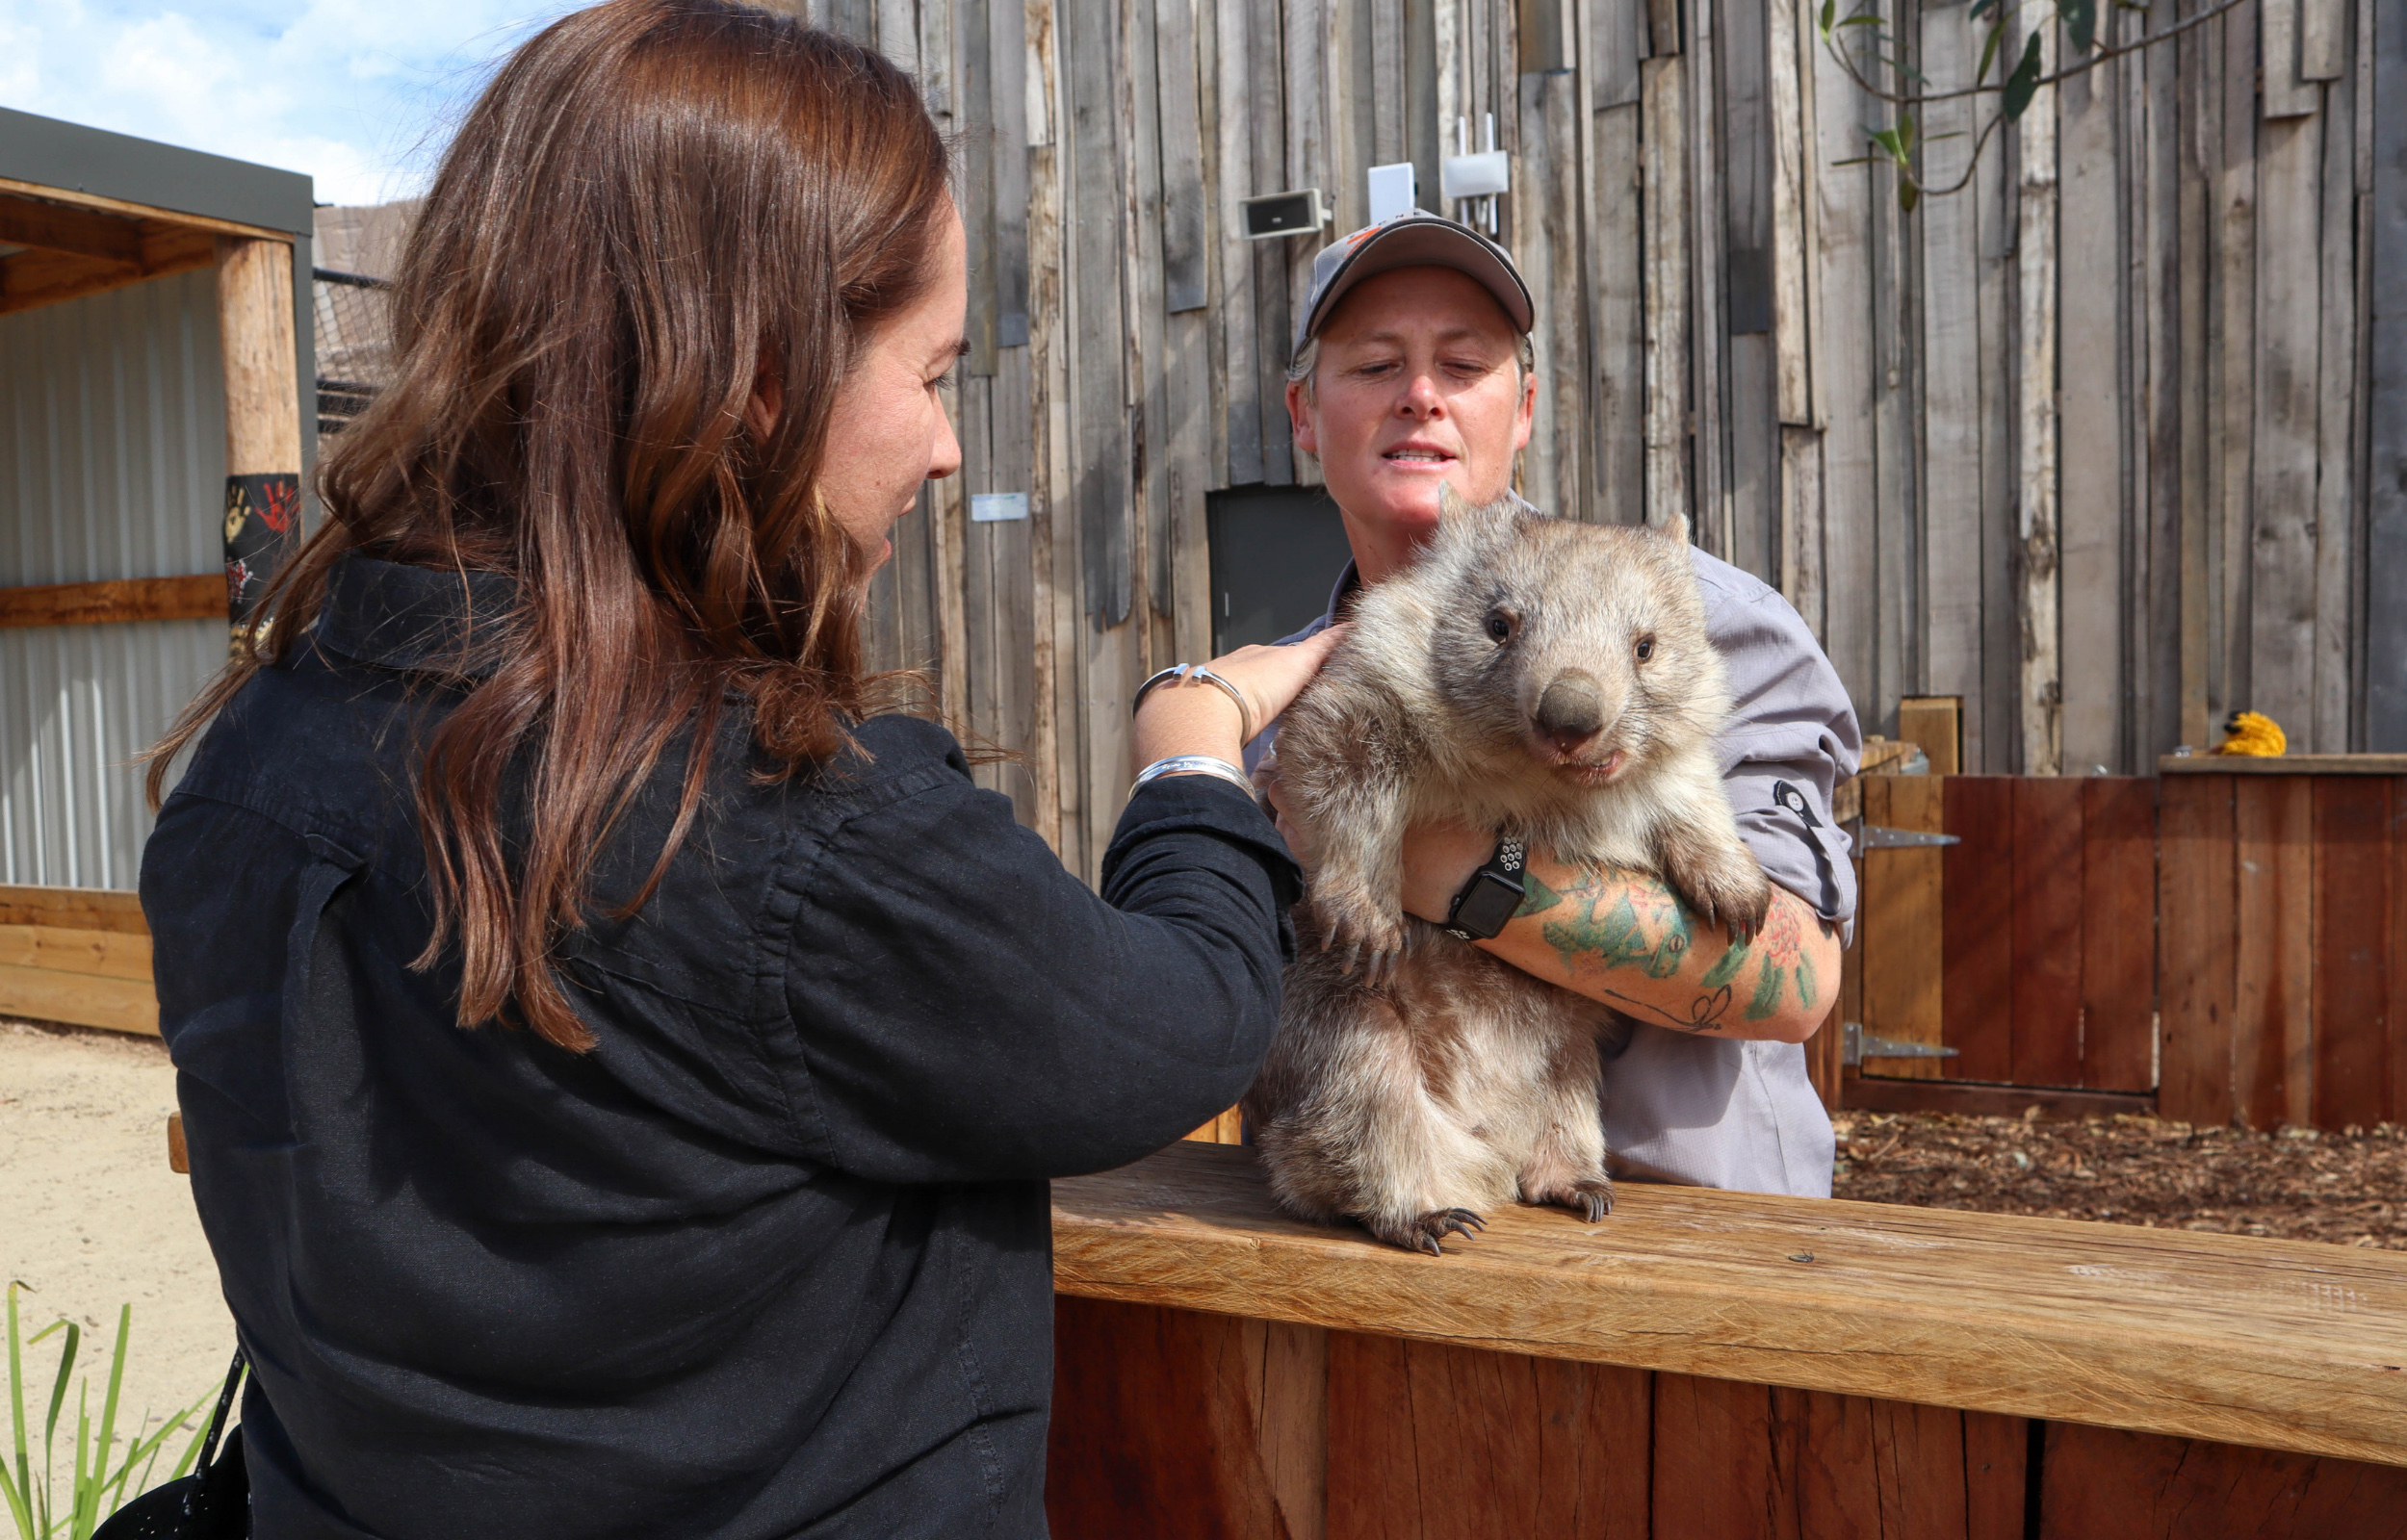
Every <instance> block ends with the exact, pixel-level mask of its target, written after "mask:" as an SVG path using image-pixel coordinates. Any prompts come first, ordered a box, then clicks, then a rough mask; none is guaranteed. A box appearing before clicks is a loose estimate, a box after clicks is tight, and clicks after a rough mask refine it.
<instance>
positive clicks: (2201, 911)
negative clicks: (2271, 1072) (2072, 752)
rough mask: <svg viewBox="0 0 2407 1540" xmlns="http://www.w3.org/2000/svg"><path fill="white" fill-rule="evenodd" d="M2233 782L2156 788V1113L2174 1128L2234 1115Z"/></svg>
mask: <svg viewBox="0 0 2407 1540" xmlns="http://www.w3.org/2000/svg"><path fill="white" fill-rule="evenodd" d="M2237 779H2238V778H2237V777H2234V776H2215V775H2187V774H2185V775H2170V776H2166V777H2164V778H2163V780H2162V782H2161V784H2160V785H2159V788H2158V796H2159V799H2160V801H2159V806H2158V819H2157V840H2158V860H2157V916H2158V918H2157V923H2158V926H2159V929H2160V931H2161V940H2160V942H2159V945H2158V950H2157V968H2158V974H2157V1003H2158V1010H2159V1011H2160V1012H2161V1015H2162V1032H2163V1050H2162V1052H2163V1064H2162V1069H2161V1074H2160V1076H2159V1083H2158V1087H2157V1111H2158V1112H2159V1114H2160V1115H2161V1116H2162V1117H2168V1118H2171V1119H2173V1120H2175V1121H2178V1122H2185V1123H2197V1124H2201V1125H2209V1124H2212V1125H2216V1126H2220V1125H2221V1124H2224V1123H2228V1122H2230V1121H2232V1119H2233V1117H2235V1116H2236V1114H2235V1104H2234V1099H2233V1098H2234V1092H2233V1055H2234V1051H2235V1043H2234V1032H2233V1019H2232V1014H2233V1010H2234V1007H2235V1005H2236V1004H2237V996H2236V990H2237V988H2238V978H2237V973H2236V963H2237V952H2238V949H2239V948H2238V942H2239V934H2238V932H2239V902H2238V899H2239V895H2238V892H2237V889H2236V886H2235V884H2236V879H2237V875H2238V865H2237V862H2238V854H2237V851H2236V849H2235V829H2234V824H2233V812H2234V801H2235V797H2236V793H2235V791H2234V789H2233V783H2234V782H2235V781H2236V780H2237Z"/></svg>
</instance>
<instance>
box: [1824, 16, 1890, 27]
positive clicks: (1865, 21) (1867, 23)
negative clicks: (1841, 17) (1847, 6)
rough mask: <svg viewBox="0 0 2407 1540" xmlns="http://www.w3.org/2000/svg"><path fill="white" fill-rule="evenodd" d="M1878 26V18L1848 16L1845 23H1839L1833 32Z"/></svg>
mask: <svg viewBox="0 0 2407 1540" xmlns="http://www.w3.org/2000/svg"><path fill="white" fill-rule="evenodd" d="M1879 25H1880V18H1879V17H1878V16H1850V17H1848V18H1847V19H1846V20H1845V21H1842V22H1840V23H1839V25H1838V27H1837V28H1836V29H1833V30H1840V31H1843V30H1845V29H1846V28H1849V27H1877V26H1879Z"/></svg>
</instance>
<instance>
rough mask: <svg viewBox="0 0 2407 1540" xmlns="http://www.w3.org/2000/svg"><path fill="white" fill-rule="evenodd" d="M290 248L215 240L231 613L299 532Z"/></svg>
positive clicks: (248, 604) (260, 585) (246, 610)
mask: <svg viewBox="0 0 2407 1540" xmlns="http://www.w3.org/2000/svg"><path fill="white" fill-rule="evenodd" d="M294 333H295V325H294V317H293V248H292V247H291V246H289V245H285V244H281V243H278V242H274V241H238V240H232V239H220V241H219V242H218V340H219V346H220V353H221V355H222V360H223V364H224V369H225V570H226V604H227V609H228V614H229V618H230V619H232V620H234V621H236V622H241V621H243V620H245V619H246V617H247V616H248V615H249V614H250V612H251V609H252V608H253V606H255V605H256V604H257V603H259V599H260V596H261V594H262V593H263V592H265V590H266V588H267V585H268V580H269V579H270V578H272V577H273V575H274V572H275V568H276V566H277V564H278V563H279V562H280V561H281V560H282V559H283V556H284V554H285V552H288V551H290V550H291V549H292V547H293V546H294V545H296V544H298V541H299V538H300V469H301V443H300V395H299V392H300V387H299V383H298V380H297V379H296V377H295V374H294V357H295V347H296V344H295V342H294Z"/></svg>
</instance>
